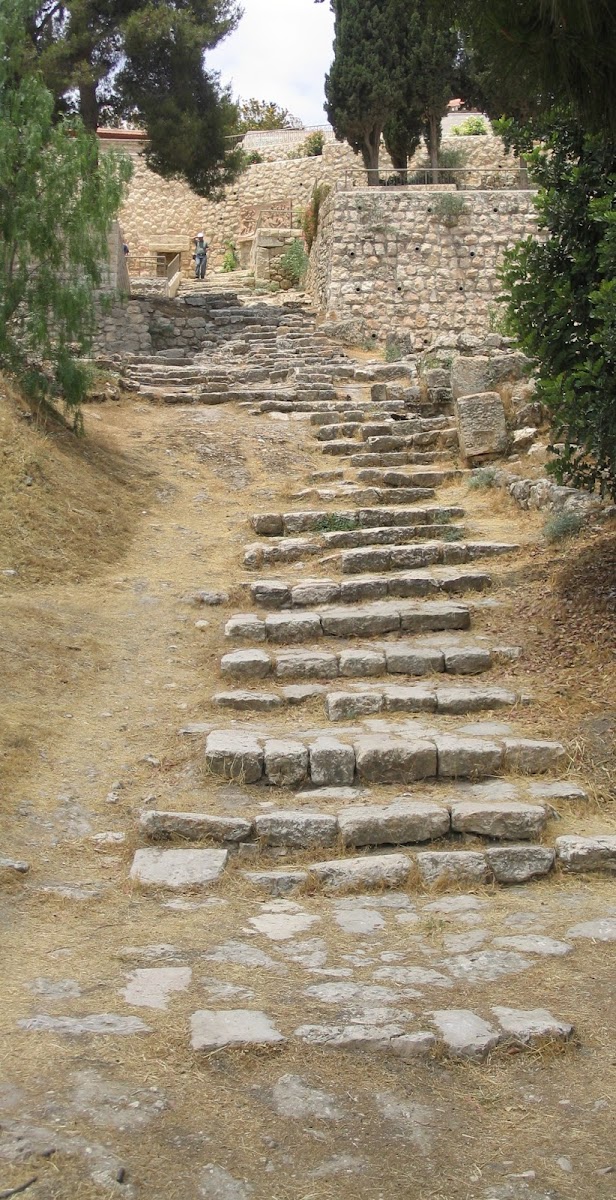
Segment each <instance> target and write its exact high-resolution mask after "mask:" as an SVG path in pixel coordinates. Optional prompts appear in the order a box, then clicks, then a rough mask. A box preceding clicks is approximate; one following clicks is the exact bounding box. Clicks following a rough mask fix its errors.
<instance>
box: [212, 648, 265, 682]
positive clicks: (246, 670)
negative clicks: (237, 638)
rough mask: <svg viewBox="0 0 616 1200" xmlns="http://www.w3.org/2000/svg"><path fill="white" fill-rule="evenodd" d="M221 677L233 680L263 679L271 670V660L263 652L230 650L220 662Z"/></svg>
mask: <svg viewBox="0 0 616 1200" xmlns="http://www.w3.org/2000/svg"><path fill="white" fill-rule="evenodd" d="M220 669H221V671H222V674H223V675H230V676H231V677H232V678H233V679H265V676H266V675H269V674H270V672H271V669H272V660H271V658H270V656H269V654H266V652H265V650H232V651H231V653H230V654H223V656H222V658H221V660H220Z"/></svg>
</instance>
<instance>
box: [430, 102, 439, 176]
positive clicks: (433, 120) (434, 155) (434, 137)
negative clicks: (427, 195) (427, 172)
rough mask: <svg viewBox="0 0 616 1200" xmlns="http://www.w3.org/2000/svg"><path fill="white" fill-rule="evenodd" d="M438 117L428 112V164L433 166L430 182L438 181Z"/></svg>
mask: <svg viewBox="0 0 616 1200" xmlns="http://www.w3.org/2000/svg"><path fill="white" fill-rule="evenodd" d="M438 124H439V122H438V117H436V116H435V115H434V113H430V115H429V117H428V129H429V145H428V150H429V152H430V166H431V167H432V168H433V171H432V174H431V176H430V182H431V183H432V184H434V183H438Z"/></svg>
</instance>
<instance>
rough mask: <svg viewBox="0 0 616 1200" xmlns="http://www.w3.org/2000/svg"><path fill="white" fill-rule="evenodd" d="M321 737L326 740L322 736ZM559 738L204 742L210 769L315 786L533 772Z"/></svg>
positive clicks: (218, 734)
mask: <svg viewBox="0 0 616 1200" xmlns="http://www.w3.org/2000/svg"><path fill="white" fill-rule="evenodd" d="M324 742H325V743H326V744H324ZM564 757H565V750H564V747H563V746H562V745H561V744H560V743H559V742H552V741H547V740H543V739H531V738H516V737H483V738H482V737H479V736H474V737H470V736H467V737H462V736H455V735H453V734H446V733H442V734H441V733H438V734H434V735H433V736H430V737H429V736H427V735H426V736H424V737H409V736H408V734H407V735H406V736H398V737H397V736H395V735H394V734H391V735H387V736H385V735H382V734H358V735H356V736H355V737H354V738H353V740H352V741H347V740H345V737H344V736H343V735H342V734H341V737H340V740H338V739H333V738H330V737H326V738H325V739H323V738H321V739H318V738H317V739H316V740H313V741H308V740H306V741H302V740H300V739H299V738H297V739H292V738H270V737H267V735H265V734H264V735H259V736H257V735H256V734H252V733H245V732H239V731H238V730H236V729H220V730H215V731H214V732H212V733H210V735H209V736H208V738H207V742H206V746H205V765H206V769H207V770H208V771H209V772H210V773H211V774H212V775H214V776H218V777H220V778H223V779H234V780H238V781H241V782H243V783H247V784H249V783H256V782H257V781H258V780H260V779H263V780H264V781H265V782H266V783H269V784H270V785H272V786H275V787H286V788H292V787H297V786H299V785H300V784H304V783H306V781H307V780H311V781H312V782H313V783H314V784H315V785H317V786H320V787H328V786H341V785H350V784H352V783H353V782H354V780H355V779H357V780H358V781H359V782H360V783H367V784H370V783H382V784H388V783H398V784H400V783H403V784H408V783H413V782H415V781H416V780H419V779H435V778H439V779H468V778H471V779H472V778H480V777H486V776H492V775H498V774H500V773H505V774H516V773H521V774H540V773H543V772H545V771H550V770H552V769H553V768H554V767H557V766H559V765H562V762H563V759H564Z"/></svg>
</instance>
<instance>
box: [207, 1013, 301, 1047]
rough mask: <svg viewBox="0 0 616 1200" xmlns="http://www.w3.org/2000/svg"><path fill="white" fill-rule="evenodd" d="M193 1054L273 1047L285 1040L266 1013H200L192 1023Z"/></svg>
mask: <svg viewBox="0 0 616 1200" xmlns="http://www.w3.org/2000/svg"><path fill="white" fill-rule="evenodd" d="M190 1028H191V1039H190V1044H191V1046H192V1049H193V1050H220V1049H223V1048H227V1047H243V1048H244V1049H247V1048H250V1047H253V1046H255V1047H256V1046H274V1045H280V1043H281V1042H284V1041H285V1038H284V1037H283V1035H282V1034H281V1033H279V1031H278V1030H277V1029H276V1028H275V1026H274V1025H273V1024H272V1022H271V1021H270V1018H269V1017H268V1016H266V1014H265V1013H264V1012H259V1011H258V1010H256V1009H247V1008H228V1009H200V1010H199V1011H198V1012H195V1013H193V1014H192V1017H191V1019H190Z"/></svg>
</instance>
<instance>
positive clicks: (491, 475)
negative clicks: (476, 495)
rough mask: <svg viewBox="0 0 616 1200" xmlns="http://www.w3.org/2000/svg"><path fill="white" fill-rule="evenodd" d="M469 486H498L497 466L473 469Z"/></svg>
mask: <svg viewBox="0 0 616 1200" xmlns="http://www.w3.org/2000/svg"><path fill="white" fill-rule="evenodd" d="M468 486H469V488H492V487H496V468H495V467H480V468H479V470H478V471H473V474H472V475H471V477H470V479H469V481H468Z"/></svg>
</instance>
